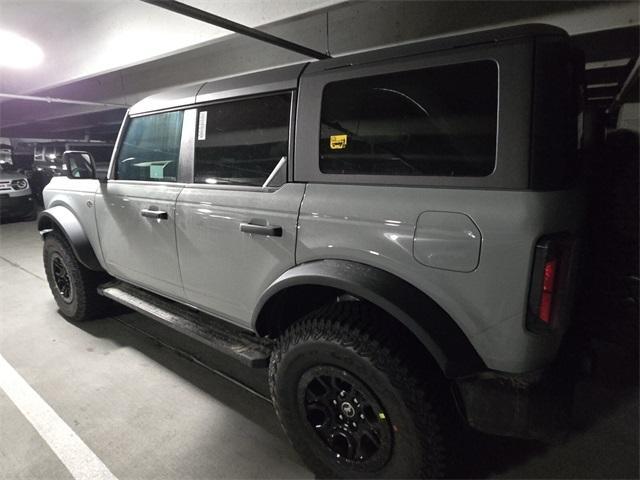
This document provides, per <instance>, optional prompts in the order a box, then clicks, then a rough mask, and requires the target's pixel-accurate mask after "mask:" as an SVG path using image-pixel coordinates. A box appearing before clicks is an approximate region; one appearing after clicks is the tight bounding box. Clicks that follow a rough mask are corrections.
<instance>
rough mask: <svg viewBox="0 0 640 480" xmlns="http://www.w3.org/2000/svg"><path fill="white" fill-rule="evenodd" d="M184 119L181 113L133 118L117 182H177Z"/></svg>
mask: <svg viewBox="0 0 640 480" xmlns="http://www.w3.org/2000/svg"><path fill="white" fill-rule="evenodd" d="M182 116H183V114H182V112H181V111H178V112H167V113H158V114H155V115H147V116H144V117H135V118H132V119H131V120H130V122H129V126H128V128H127V132H126V134H125V136H124V140H123V141H122V145H121V146H120V151H119V152H118V161H117V170H116V178H117V179H119V180H145V181H152V182H175V181H176V180H177V177H178V160H179V158H180V139H181V135H182Z"/></svg>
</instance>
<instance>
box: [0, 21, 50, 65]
mask: <svg viewBox="0 0 640 480" xmlns="http://www.w3.org/2000/svg"><path fill="white" fill-rule="evenodd" d="M43 58H44V53H42V49H41V48H40V47H39V46H38V45H36V44H35V43H33V42H32V41H31V40H28V39H26V38H24V37H21V36H20V35H18V34H17V33H13V32H9V31H7V30H0V67H8V68H18V69H23V68H31V67H35V66H36V65H39V64H40V63H41V62H42V59H43Z"/></svg>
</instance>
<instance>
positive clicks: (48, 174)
mask: <svg viewBox="0 0 640 480" xmlns="http://www.w3.org/2000/svg"><path fill="white" fill-rule="evenodd" d="M67 150H83V151H86V152H89V153H91V155H92V156H93V158H94V160H95V163H96V173H97V175H98V177H106V175H107V169H108V168H109V161H110V160H111V152H112V151H113V143H98V142H50V143H40V144H38V145H36V146H35V147H34V149H33V176H32V185H33V188H34V194H35V195H36V197H37V198H38V200H39V201H40V202H41V201H42V190H43V189H44V187H46V186H47V184H48V183H49V182H50V181H51V179H52V178H53V177H57V176H60V175H66V171H65V165H64V163H63V161H62V154H63V153H64V152H65V151H67Z"/></svg>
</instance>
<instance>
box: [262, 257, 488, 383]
mask: <svg viewBox="0 0 640 480" xmlns="http://www.w3.org/2000/svg"><path fill="white" fill-rule="evenodd" d="M301 285H316V286H325V287H331V288H336V289H340V290H343V291H345V292H347V293H349V294H351V295H354V296H356V297H358V298H362V299H364V300H367V301H369V302H371V303H373V304H374V305H376V306H378V307H379V308H381V309H382V310H384V311H385V312H387V313H388V314H390V315H391V316H393V317H394V318H396V319H397V320H398V321H399V322H401V323H402V324H403V325H404V326H405V327H406V328H408V329H409V330H410V331H411V332H412V333H413V334H414V335H415V336H416V337H417V338H418V340H419V341H420V342H421V343H422V344H423V345H424V347H425V348H426V349H427V350H428V351H429V353H430V354H431V355H432V356H433V358H434V359H435V361H436V362H437V363H438V365H439V366H440V368H441V369H442V371H443V372H444V374H445V375H446V376H447V377H460V376H464V375H468V374H470V373H473V372H477V371H481V370H486V366H485V364H484V362H483V361H482V359H481V358H480V356H479V355H478V353H477V352H476V350H475V349H474V348H473V346H472V345H471V343H470V342H469V340H468V339H467V337H466V335H465V334H464V333H463V332H462V330H461V329H460V327H459V326H458V325H457V324H456V323H455V321H454V320H453V319H451V317H450V316H449V315H448V314H447V313H446V312H445V311H444V310H443V309H442V308H441V307H440V306H439V305H438V304H437V303H436V302H434V301H433V300H432V299H431V298H430V297H429V296H428V295H426V294H425V293H423V292H422V291H420V290H418V289H417V288H416V287H414V286H413V285H411V284H409V283H407V282H406V281H404V280H402V279H401V278H399V277H396V276H395V275H393V274H391V273H389V272H386V271H384V270H381V269H379V268H375V267H372V266H369V265H365V264H362V263H357V262H351V261H346V260H333V259H329V260H317V261H313V262H308V263H303V264H301V265H298V266H296V267H293V268H292V269H290V270H288V271H287V272H285V273H283V274H282V275H281V276H280V277H279V278H278V279H277V280H275V281H274V282H273V283H272V284H271V285H270V286H269V287H268V288H267V290H265V292H264V293H263V295H262V297H261V298H260V300H259V301H258V304H257V306H256V308H255V310H254V315H253V319H252V326H253V327H254V329H256V327H257V325H256V323H257V321H258V317H259V315H260V312H261V311H262V308H263V307H264V306H265V305H266V304H267V302H268V301H269V300H270V299H271V298H273V297H274V295H276V294H277V293H278V292H281V291H284V290H286V289H287V288H289V287H295V286H301Z"/></svg>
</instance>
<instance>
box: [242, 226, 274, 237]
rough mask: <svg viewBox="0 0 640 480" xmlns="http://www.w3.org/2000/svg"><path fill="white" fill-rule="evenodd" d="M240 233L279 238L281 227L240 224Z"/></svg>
mask: <svg viewBox="0 0 640 480" xmlns="http://www.w3.org/2000/svg"><path fill="white" fill-rule="evenodd" d="M240 231H241V232H244V233H255V234H256V235H268V236H270V237H281V236H282V227H279V226H277V225H256V224H254V223H241V224H240Z"/></svg>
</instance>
